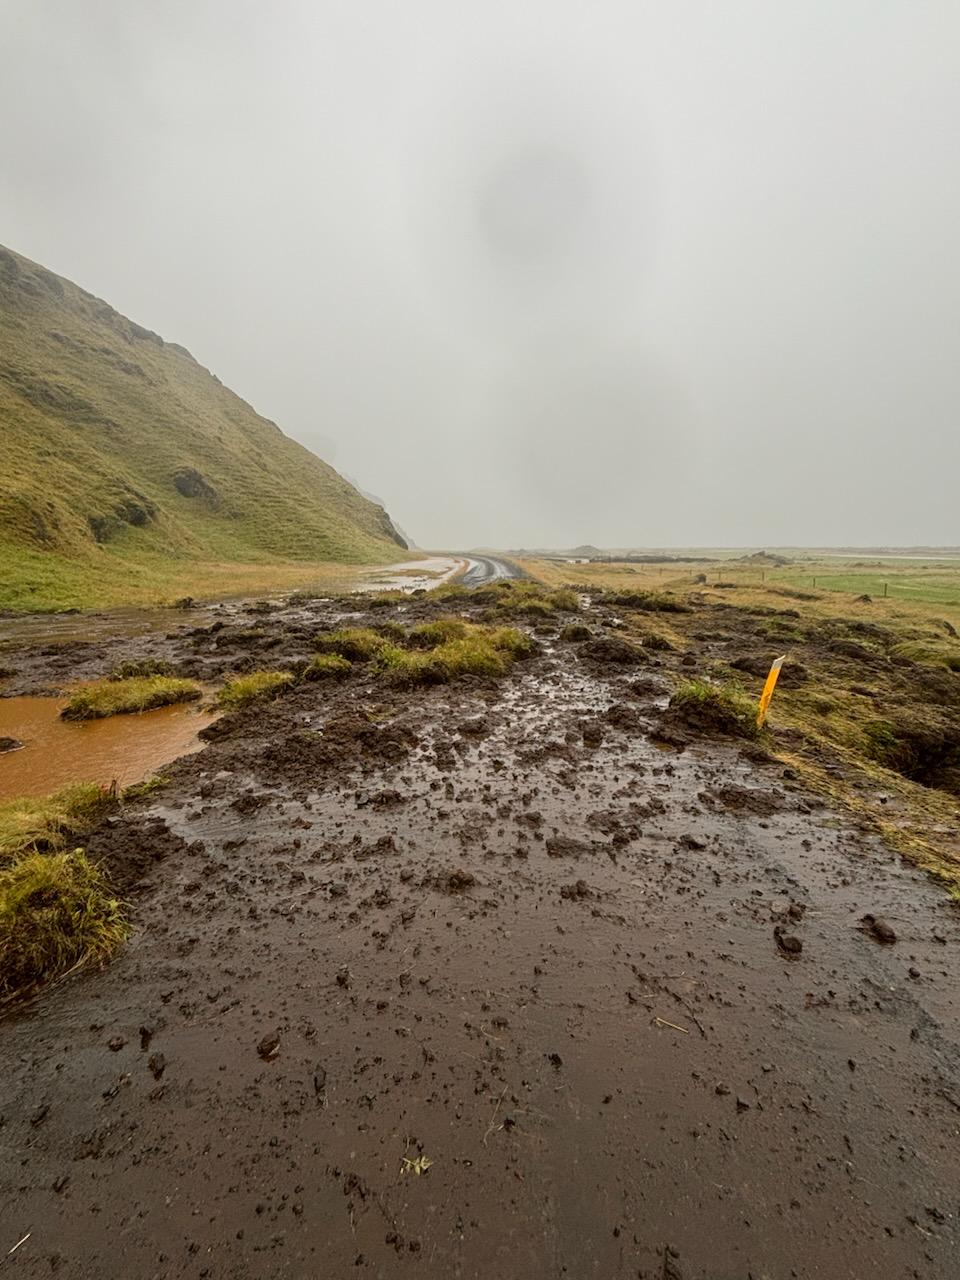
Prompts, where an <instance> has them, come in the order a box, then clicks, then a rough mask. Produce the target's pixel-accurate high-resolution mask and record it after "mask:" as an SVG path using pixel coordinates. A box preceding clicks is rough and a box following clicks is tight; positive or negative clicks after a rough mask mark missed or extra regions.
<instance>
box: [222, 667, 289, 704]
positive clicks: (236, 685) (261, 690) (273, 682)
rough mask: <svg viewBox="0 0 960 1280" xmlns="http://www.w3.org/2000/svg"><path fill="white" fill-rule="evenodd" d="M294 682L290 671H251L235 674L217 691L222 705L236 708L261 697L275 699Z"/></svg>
mask: <svg viewBox="0 0 960 1280" xmlns="http://www.w3.org/2000/svg"><path fill="white" fill-rule="evenodd" d="M292 684H293V675H292V673H291V672H289V671H251V672H250V673H249V674H248V675H245V676H234V677H233V679H232V680H228V681H227V682H226V683H225V684H224V686H223V688H222V689H220V690H219V691H218V693H217V702H218V703H219V704H220V706H221V707H226V708H228V709H229V710H234V709H235V708H237V707H245V706H247V704H248V703H250V702H257V701H259V700H260V699H273V698H277V697H279V696H280V694H281V693H282V692H283V691H284V689H287V688H289V686H290V685H292Z"/></svg>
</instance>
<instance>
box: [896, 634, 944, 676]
mask: <svg viewBox="0 0 960 1280" xmlns="http://www.w3.org/2000/svg"><path fill="white" fill-rule="evenodd" d="M890 652H891V653H892V654H893V656H894V657H896V658H906V659H907V660H908V661H910V662H924V663H927V664H928V665H929V666H933V667H946V668H947V669H948V670H949V671H960V646H958V645H956V644H953V645H951V644H950V643H949V642H948V641H940V640H905V641H904V642H903V643H902V644H896V645H894V646H893V648H892V649H891V651H890Z"/></svg>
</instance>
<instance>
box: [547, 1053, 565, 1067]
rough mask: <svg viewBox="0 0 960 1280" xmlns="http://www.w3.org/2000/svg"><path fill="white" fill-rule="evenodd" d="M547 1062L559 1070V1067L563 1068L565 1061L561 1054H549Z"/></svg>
mask: <svg viewBox="0 0 960 1280" xmlns="http://www.w3.org/2000/svg"><path fill="white" fill-rule="evenodd" d="M547 1061H548V1062H549V1063H550V1064H551V1065H552V1066H554V1067H557V1068H559V1067H562V1066H563V1059H562V1058H561V1057H560V1055H559V1053H548V1054H547Z"/></svg>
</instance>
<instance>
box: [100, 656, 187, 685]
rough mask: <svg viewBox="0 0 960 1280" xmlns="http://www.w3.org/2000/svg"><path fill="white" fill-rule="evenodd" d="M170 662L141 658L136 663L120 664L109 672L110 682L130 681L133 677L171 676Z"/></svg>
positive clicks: (171, 664)
mask: <svg viewBox="0 0 960 1280" xmlns="http://www.w3.org/2000/svg"><path fill="white" fill-rule="evenodd" d="M173 674H174V667H173V663H172V662H165V661H164V660H163V659H162V658H141V659H139V660H138V661H127V662H121V663H119V664H118V665H117V666H115V667H114V668H113V670H112V671H111V672H110V679H111V680H130V679H131V678H132V677H133V676H172V675H173Z"/></svg>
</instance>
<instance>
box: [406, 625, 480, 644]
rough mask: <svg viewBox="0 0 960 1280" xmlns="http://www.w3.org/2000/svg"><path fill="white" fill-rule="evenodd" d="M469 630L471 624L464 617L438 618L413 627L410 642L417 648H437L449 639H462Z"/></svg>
mask: <svg viewBox="0 0 960 1280" xmlns="http://www.w3.org/2000/svg"><path fill="white" fill-rule="evenodd" d="M469 630H470V627H469V624H468V623H466V622H464V621H463V619H462V618H449V617H447V618H437V619H436V620H435V621H433V622H422V623H421V624H420V625H419V626H418V627H413V628H412V630H411V631H410V635H409V642H410V644H411V645H413V647H414V648H416V649H435V648H436V647H437V645H440V644H445V643H446V642H447V641H448V640H462V639H463V637H464V636H465V635H466V634H467V633H468V631H469Z"/></svg>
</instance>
